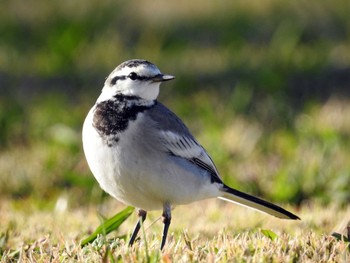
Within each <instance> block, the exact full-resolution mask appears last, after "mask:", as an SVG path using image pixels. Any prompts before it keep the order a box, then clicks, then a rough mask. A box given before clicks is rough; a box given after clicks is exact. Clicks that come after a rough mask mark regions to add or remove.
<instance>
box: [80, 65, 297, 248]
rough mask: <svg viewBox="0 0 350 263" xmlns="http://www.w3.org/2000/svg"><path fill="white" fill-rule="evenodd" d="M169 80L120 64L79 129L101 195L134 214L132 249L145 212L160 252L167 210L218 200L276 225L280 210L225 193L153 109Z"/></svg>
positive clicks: (184, 138) (200, 154) (162, 111)
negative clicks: (158, 235) (153, 217)
mask: <svg viewBox="0 0 350 263" xmlns="http://www.w3.org/2000/svg"><path fill="white" fill-rule="evenodd" d="M172 79H174V77H173V76H171V75H165V74H162V73H161V72H160V71H159V69H158V68H157V67H156V66H155V65H154V64H152V63H150V62H148V61H146V60H140V59H133V60H128V61H126V62H124V63H122V64H120V65H119V66H118V67H117V68H116V69H115V70H113V72H112V73H111V74H110V75H109V76H108V77H107V79H106V81H105V84H104V87H103V89H102V93H101V95H100V96H99V98H98V99H97V101H96V104H95V105H94V106H93V107H92V108H91V110H90V111H89V113H88V115H87V117H86V119H85V122H84V127H83V145H84V152H85V156H86V159H87V162H88V164H89V167H90V169H91V171H92V173H93V174H94V176H95V177H96V179H97V181H98V182H99V184H100V186H101V187H102V189H103V190H105V191H106V192H107V193H109V194H110V195H111V196H113V197H114V198H116V199H118V200H119V201H121V202H123V203H125V204H128V205H131V206H134V207H136V208H138V215H139V217H140V219H139V221H138V223H137V225H136V227H135V230H134V232H133V234H132V236H131V239H130V242H129V244H130V245H132V244H133V243H134V241H135V238H136V236H137V234H138V231H139V229H140V226H141V224H142V222H143V221H144V220H145V219H146V215H147V211H150V210H160V209H163V214H162V216H163V223H164V231H163V238H162V243H161V249H162V248H163V247H164V244H165V241H166V237H167V233H168V229H169V225H170V221H171V209H172V207H173V206H175V205H181V204H188V203H191V202H194V201H197V200H201V199H206V198H212V197H218V198H220V199H223V200H226V201H231V202H234V203H238V204H241V205H244V206H248V207H250V208H253V209H257V210H259V211H262V212H265V213H268V214H270V215H273V216H276V217H279V218H283V219H299V217H298V216H296V215H294V214H292V213H291V212H288V211H286V210H285V209H283V208H281V207H279V206H277V205H274V204H272V203H269V202H267V201H264V200H262V199H259V198H257V197H254V196H251V195H248V194H246V193H243V192H240V191H238V190H235V189H232V188H230V187H229V186H227V185H225V184H224V183H223V181H222V179H221V178H220V176H219V173H218V171H217V169H216V167H215V165H214V163H213V161H212V159H211V158H210V156H209V155H208V154H207V152H206V151H205V149H204V148H203V147H202V146H201V145H200V144H199V142H198V141H197V140H196V139H195V138H194V137H193V135H192V134H191V133H190V131H189V130H188V128H187V127H186V126H185V124H184V123H183V122H182V121H181V120H180V119H179V117H177V116H176V115H175V114H174V113H173V112H172V111H170V110H169V109H168V108H166V107H165V106H164V105H163V104H161V103H160V102H158V101H157V96H158V93H159V86H160V83H161V82H164V81H168V80H172Z"/></svg>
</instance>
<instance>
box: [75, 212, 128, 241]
mask: <svg viewBox="0 0 350 263" xmlns="http://www.w3.org/2000/svg"><path fill="white" fill-rule="evenodd" d="M134 209H135V208H134V207H131V206H128V207H127V208H125V209H124V210H122V211H121V212H119V213H118V214H116V215H114V216H113V217H111V218H109V219H107V220H105V221H104V222H103V223H102V224H101V225H100V226H98V227H97V228H96V230H95V231H94V233H92V234H91V235H90V236H89V237H87V238H86V239H84V240H83V241H82V242H81V246H85V245H86V244H89V243H91V242H93V241H94V240H95V239H96V237H97V236H98V235H99V234H100V235H107V234H109V233H110V232H112V231H114V230H117V229H118V228H119V226H120V225H121V224H122V223H123V222H124V221H125V220H126V219H127V218H128V217H129V216H130V215H131V214H132V212H133V211H134Z"/></svg>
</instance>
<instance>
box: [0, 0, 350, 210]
mask: <svg viewBox="0 0 350 263" xmlns="http://www.w3.org/2000/svg"><path fill="white" fill-rule="evenodd" d="M349 11H350V1H348V0H323V1H319V0H309V1H299V0H298V1H292V0H289V1H279V0H267V1H260V0H251V1H243V0H239V1H208V0H205V1H199V0H194V1H184V0H181V1H173V2H170V1H159V0H156V1H154V0H153V1H151V0H146V1H135V0H133V1H107V0H103V1H101V0H98V1H97V0H90V1H83V0H76V1H68V0H63V1H57V0H55V1H44V0H28V1H25V2H23V1H20V0H3V1H2V2H1V8H0V198H6V199H12V200H19V201H21V200H33V201H35V202H36V203H38V204H39V205H41V206H43V207H47V206H49V207H50V206H53V205H54V204H55V202H56V201H57V198H59V197H61V196H66V197H67V198H68V200H69V205H70V206H72V207H75V206H80V205H86V204H89V203H90V202H99V201H100V200H101V198H104V197H105V195H104V194H103V193H102V190H100V188H99V186H98V185H97V183H96V182H95V180H94V178H93V176H92V174H91V173H90V171H89V169H88V167H87V164H86V162H85V158H84V155H83V152H82V145H81V127H82V124H83V121H84V118H85V116H86V114H87V112H88V110H89V109H90V107H91V106H92V105H93V103H94V102H95V100H96V99H97V96H98V95H99V93H100V90H101V88H102V86H103V83H104V79H105V77H106V76H107V75H108V74H109V73H110V72H111V71H112V70H113V69H114V68H115V67H116V66H117V65H118V64H120V63H121V62H123V61H125V60H128V59H131V58H144V59H147V60H149V61H151V62H153V63H155V64H156V65H157V66H158V67H159V68H160V69H161V71H163V72H164V73H169V74H172V75H175V76H176V79H175V80H174V81H172V82H169V83H166V84H163V86H162V88H161V95H160V100H161V101H162V102H164V103H165V104H166V105H168V106H169V108H171V109H172V110H173V111H175V112H176V113H177V114H178V115H179V116H180V117H181V118H182V119H183V120H184V121H185V123H187V124H188V126H189V127H190V129H191V130H192V131H193V133H194V134H195V135H196V136H197V137H198V139H199V141H200V142H201V143H202V144H203V146H205V147H206V148H207V150H208V152H209V153H210V154H211V156H212V158H213V159H214V160H215V162H216V164H217V167H218V169H219V170H220V172H221V174H222V176H223V178H224V180H225V181H226V182H227V183H228V184H230V185H231V186H233V187H236V188H238V189H240V190H244V191H249V192H250V193H253V194H257V195H260V196H263V197H265V198H268V199H270V200H273V201H279V202H290V203H293V204H301V203H302V202H305V201H310V200H317V201H320V202H322V203H325V204H326V203H330V202H332V203H333V202H334V203H339V204H347V203H348V202H349V200H350V191H349V185H350V161H349V160H350V147H349V146H350V142H349V137H350V104H349V102H350V97H349V95H350V16H349Z"/></svg>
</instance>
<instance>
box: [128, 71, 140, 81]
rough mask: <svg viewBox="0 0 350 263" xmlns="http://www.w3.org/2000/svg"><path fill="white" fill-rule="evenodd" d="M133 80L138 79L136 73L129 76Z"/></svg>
mask: <svg viewBox="0 0 350 263" xmlns="http://www.w3.org/2000/svg"><path fill="white" fill-rule="evenodd" d="M128 77H129V78H130V79H131V80H135V79H137V77H138V76H137V74H136V73H135V72H131V73H130V74H129V76H128Z"/></svg>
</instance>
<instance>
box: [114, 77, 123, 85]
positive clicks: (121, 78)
mask: <svg viewBox="0 0 350 263" xmlns="http://www.w3.org/2000/svg"><path fill="white" fill-rule="evenodd" d="M124 79H126V76H115V77H113V78H112V80H111V84H112V85H115V83H117V81H118V80H124Z"/></svg>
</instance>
